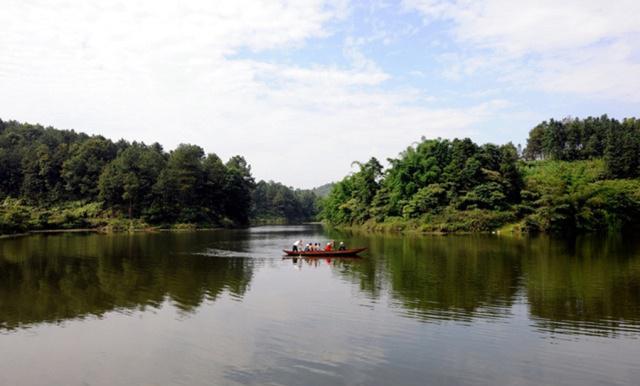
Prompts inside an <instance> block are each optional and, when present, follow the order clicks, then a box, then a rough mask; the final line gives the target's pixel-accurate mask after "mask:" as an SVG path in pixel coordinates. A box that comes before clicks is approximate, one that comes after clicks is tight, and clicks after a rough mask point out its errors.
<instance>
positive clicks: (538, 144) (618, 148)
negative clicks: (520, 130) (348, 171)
mask: <svg viewBox="0 0 640 386" xmlns="http://www.w3.org/2000/svg"><path fill="white" fill-rule="evenodd" d="M524 156H525V158H528V159H530V160H534V161H528V162H523V161H520V160H519V157H518V151H517V150H516V148H515V147H514V146H513V145H511V144H507V145H503V146H496V145H493V144H486V145H482V146H478V145H476V144H475V143H473V142H472V141H471V140H469V139H463V140H460V139H454V140H452V141H449V140H442V139H436V140H424V139H423V141H422V142H421V143H419V144H417V145H416V146H411V147H409V148H407V150H405V151H404V152H403V153H401V154H400V156H399V157H398V158H396V159H389V164H390V167H389V168H388V169H387V170H386V171H384V172H382V170H381V169H375V170H376V172H377V174H375V173H373V174H372V173H371V171H370V170H371V168H369V169H367V168H366V167H365V165H366V164H365V165H360V170H359V171H358V172H356V173H354V174H352V175H350V176H347V177H345V178H344V179H343V180H342V181H340V182H338V183H337V184H335V186H334V188H333V190H332V191H331V193H330V194H329V195H328V196H327V198H326V199H325V200H323V202H322V218H323V219H324V220H325V221H326V222H328V223H330V224H336V225H351V226H357V227H364V228H367V229H377V230H389V229H391V230H418V231H425V232H454V231H490V230H495V229H498V228H500V227H503V226H505V225H507V224H508V223H512V224H513V223H517V224H518V225H517V226H515V225H513V226H510V227H509V229H521V230H523V231H530V232H537V231H541V232H551V233H579V232H593V231H603V230H613V229H620V228H623V227H629V226H636V225H637V224H638V223H639V222H638V220H637V218H638V216H639V215H640V199H639V198H638V197H640V180H638V179H632V178H636V177H638V173H639V172H640V123H639V121H637V120H635V119H633V118H631V119H625V120H624V121H622V122H618V121H616V120H614V119H609V118H608V117H606V116H603V117H601V118H587V119H585V120H579V119H574V120H571V119H565V120H563V121H555V120H551V121H549V122H543V123H541V124H540V125H538V126H536V127H535V128H533V129H532V130H531V132H530V135H529V140H528V143H527V148H526V149H525V151H524ZM372 175H375V176H376V177H375V178H371V177H370V176H372ZM621 178H626V179H621ZM372 197H373V198H372Z"/></svg>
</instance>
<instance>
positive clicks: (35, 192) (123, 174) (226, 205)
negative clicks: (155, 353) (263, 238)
mask: <svg viewBox="0 0 640 386" xmlns="http://www.w3.org/2000/svg"><path fill="white" fill-rule="evenodd" d="M274 186H275V188H273V187H274ZM272 188H273V189H272ZM272 190H277V192H276V193H274V194H271V195H269V194H266V195H265V194H263V193H265V192H266V191H272ZM291 208H293V209H291ZM315 208H316V206H315V195H313V194H312V193H310V192H301V191H293V190H292V189H291V188H288V187H285V186H284V185H280V184H275V183H272V182H269V183H265V182H262V181H261V182H258V183H257V184H256V183H255V181H254V178H253V176H252V175H251V167H250V166H249V164H248V163H247V161H246V160H245V159H244V158H243V157H242V156H234V157H232V158H231V159H229V160H227V161H226V162H223V161H222V160H221V159H220V158H219V157H218V156H217V155H215V154H205V152H204V150H203V149H202V148H201V147H199V146H196V145H188V144H182V145H180V146H178V147H177V148H176V149H175V150H172V151H170V152H166V151H164V150H163V148H162V146H160V145H159V144H157V143H154V144H152V145H146V144H144V143H139V142H133V143H130V142H127V141H124V140H120V141H118V142H113V141H111V140H109V139H106V138H104V137H102V136H89V135H86V134H82V133H76V132H74V131H67V130H56V129H54V128H51V127H42V126H40V125H30V124H23V123H19V122H16V121H7V122H3V121H1V120H0V233H7V232H16V231H24V230H29V229H51V228H69V227H87V226H90V227H93V226H102V225H105V224H108V223H113V221H112V220H117V219H136V220H139V222H140V223H141V224H152V225H168V224H177V223H188V224H198V225H206V226H244V225H246V224H248V223H249V222H250V221H251V219H252V217H256V218H263V217H267V215H268V216H271V217H279V218H280V220H281V221H302V220H307V219H312V218H313V217H314V215H315V210H316V209H315ZM128 223H129V222H128Z"/></svg>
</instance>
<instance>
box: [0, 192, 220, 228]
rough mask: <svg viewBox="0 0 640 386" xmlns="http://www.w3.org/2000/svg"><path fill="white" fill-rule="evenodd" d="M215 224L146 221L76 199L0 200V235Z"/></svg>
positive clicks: (206, 225)
mask: <svg viewBox="0 0 640 386" xmlns="http://www.w3.org/2000/svg"><path fill="white" fill-rule="evenodd" d="M219 227H220V224H192V223H190V224H186V223H174V224H149V223H148V222H146V221H145V220H143V219H139V218H134V219H128V218H126V217H125V216H123V215H121V214H119V213H114V212H111V211H109V210H104V209H103V208H102V204H101V203H98V202H88V203H86V202H80V201H76V202H68V203H64V204H61V205H54V206H51V207H47V208H44V207H39V206H32V205H27V204H25V203H24V202H22V201H21V200H15V199H5V200H4V201H2V202H0V235H11V234H21V233H27V232H44V231H73V230H86V231H91V230H94V231H100V232H127V231H153V230H160V229H171V230H194V229H202V228H219Z"/></svg>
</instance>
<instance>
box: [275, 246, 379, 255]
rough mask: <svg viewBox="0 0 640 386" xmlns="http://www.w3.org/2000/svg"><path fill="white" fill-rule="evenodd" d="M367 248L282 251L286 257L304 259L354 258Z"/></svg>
mask: <svg viewBox="0 0 640 386" xmlns="http://www.w3.org/2000/svg"><path fill="white" fill-rule="evenodd" d="M366 249H367V248H354V249H345V250H342V251H340V250H337V249H336V250H333V251H306V252H305V251H287V250H286V249H285V250H283V252H284V253H286V254H287V256H304V257H348V256H356V255H357V254H358V253H360V252H362V251H365V250H366Z"/></svg>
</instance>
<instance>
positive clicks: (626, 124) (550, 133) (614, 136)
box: [523, 115, 640, 178]
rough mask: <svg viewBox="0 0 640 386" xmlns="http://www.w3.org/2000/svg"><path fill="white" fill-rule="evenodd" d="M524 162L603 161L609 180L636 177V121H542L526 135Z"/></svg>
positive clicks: (639, 160) (639, 140)
mask: <svg viewBox="0 0 640 386" xmlns="http://www.w3.org/2000/svg"><path fill="white" fill-rule="evenodd" d="M523 155H524V158H525V159H527V160H540V159H551V160H560V161H576V160H589V159H596V158H603V159H604V160H605V162H606V168H607V173H608V176H609V177H610V178H635V177H638V176H640V120H637V119H636V118H626V119H623V120H622V121H618V120H616V119H613V118H609V117H608V116H606V115H603V116H601V117H588V118H585V119H579V118H565V119H563V120H560V121H558V120H554V119H551V120H549V121H544V122H542V123H540V124H539V125H537V126H536V127H534V128H533V129H532V130H531V131H530V132H529V138H528V139H527V147H526V148H525V150H524V154H523Z"/></svg>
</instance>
